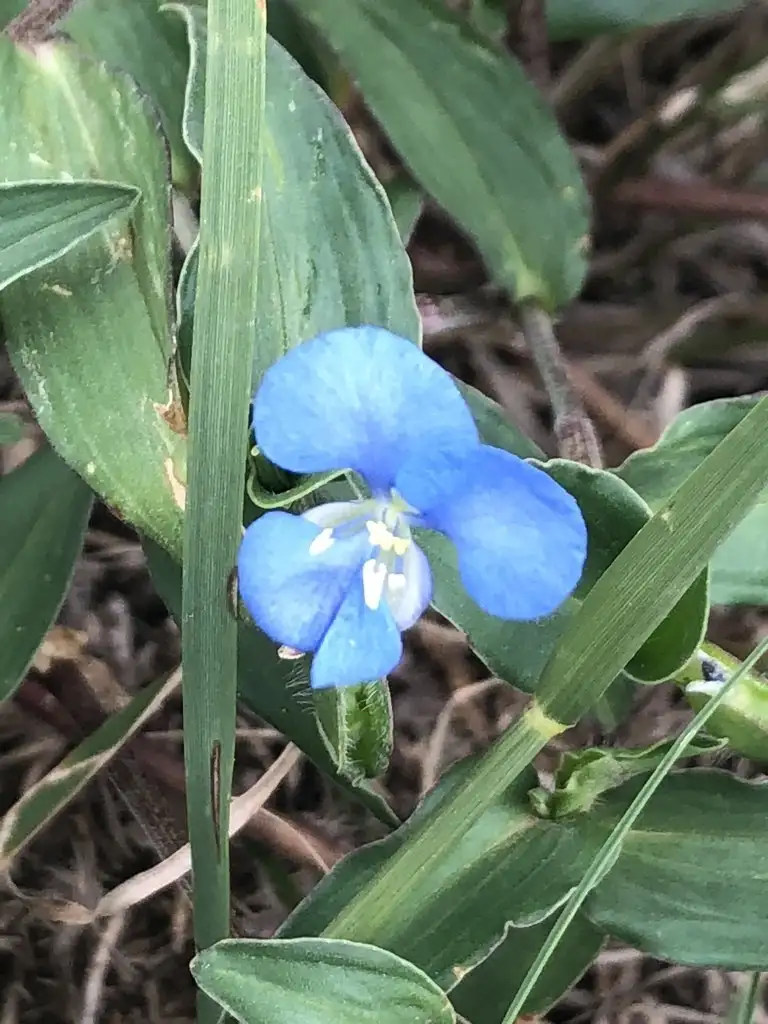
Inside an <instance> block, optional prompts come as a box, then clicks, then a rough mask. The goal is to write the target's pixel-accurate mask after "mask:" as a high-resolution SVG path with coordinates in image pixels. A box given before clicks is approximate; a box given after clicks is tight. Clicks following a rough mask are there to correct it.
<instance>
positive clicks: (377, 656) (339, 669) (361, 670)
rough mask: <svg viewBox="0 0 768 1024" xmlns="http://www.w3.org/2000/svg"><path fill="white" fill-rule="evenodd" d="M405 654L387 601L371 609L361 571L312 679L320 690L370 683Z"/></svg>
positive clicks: (315, 662) (322, 648)
mask: <svg viewBox="0 0 768 1024" xmlns="http://www.w3.org/2000/svg"><path fill="white" fill-rule="evenodd" d="M402 654H403V642H402V640H401V639H400V630H399V629H398V628H397V625H396V624H395V620H394V619H393V618H392V613H391V612H390V611H389V609H388V608H387V604H386V601H382V602H381V603H380V605H379V607H378V608H377V609H376V610H375V611H373V610H372V609H370V608H369V607H368V606H367V605H366V603H365V601H364V600H363V583H362V575H361V574H358V576H357V578H356V579H355V581H354V582H353V583H352V585H351V586H350V588H349V590H348V591H347V593H346V596H345V597H344V600H343V601H342V603H341V606H340V608H339V609H338V611H337V613H336V616H335V618H334V620H333V622H332V623H331V624H330V626H329V628H328V632H327V633H326V634H325V636H324V637H323V642H322V643H321V644H320V647H319V649H318V651H317V654H315V656H314V658H313V659H312V668H311V670H310V682H311V684H312V686H313V688H314V689H316V690H320V689H325V688H326V687H329V686H354V685H355V684H357V683H366V682H369V681H370V680H373V679H378V678H379V677H380V676H384V675H386V674H387V673H388V672H391V671H392V669H393V668H395V666H396V665H397V663H398V662H399V661H400V658H401V657H402Z"/></svg>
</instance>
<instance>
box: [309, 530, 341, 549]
mask: <svg viewBox="0 0 768 1024" xmlns="http://www.w3.org/2000/svg"><path fill="white" fill-rule="evenodd" d="M334 543H335V542H334V539H333V530H332V529H331V528H330V527H329V526H327V527H326V528H325V529H324V530H321V531H320V533H318V535H317V536H316V537H315V539H314V540H313V541H312V543H311V544H310V545H309V553H310V555H322V554H323V552H324V551H327V550H328V548H329V547H331V545H332V544H334Z"/></svg>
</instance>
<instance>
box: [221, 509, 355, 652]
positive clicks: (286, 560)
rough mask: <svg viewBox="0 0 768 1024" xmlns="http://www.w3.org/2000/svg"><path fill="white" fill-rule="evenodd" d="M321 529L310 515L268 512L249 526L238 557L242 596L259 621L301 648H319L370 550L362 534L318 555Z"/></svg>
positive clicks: (281, 641) (270, 632)
mask: <svg viewBox="0 0 768 1024" xmlns="http://www.w3.org/2000/svg"><path fill="white" fill-rule="evenodd" d="M320 532H321V530H320V527H319V526H317V525H316V524H315V523H311V522H309V520H307V519H303V518H301V517H299V516H293V515H290V514H289V513H287V512H268V513H267V514H266V515H264V516H261V518H260V519H257V520H256V521H255V522H253V523H251V525H250V526H249V527H248V529H247V530H246V531H245V536H244V537H243V539H242V542H241V544H240V551H239V553H238V558H237V575H238V587H239V590H240V596H241V597H242V599H243V603H244V604H245V607H246V608H247V609H248V611H249V613H250V615H251V617H252V618H253V620H254V622H255V623H256V625H257V626H259V627H260V628H261V629H263V630H264V632H265V633H266V634H267V635H268V636H270V637H271V638H272V639H273V640H274V641H275V642H276V643H279V644H287V645H288V646H289V647H294V648H296V650H298V651H314V650H316V649H317V647H318V646H319V644H320V641H321V640H322V638H323V636H324V635H325V632H326V630H327V629H328V626H329V625H330V623H331V621H332V619H333V617H334V615H335V614H336V612H337V611H338V609H339V607H340V606H341V604H342V602H343V601H344V596H345V594H346V593H347V591H348V590H349V588H350V586H351V584H352V580H353V579H354V578H355V576H360V566H361V564H362V562H363V560H364V559H365V557H366V555H367V553H368V551H369V543H368V537H367V535H366V534H365V533H361V534H358V535H357V536H354V537H352V538H350V539H348V540H337V541H335V542H334V543H333V544H332V545H331V546H330V547H329V548H327V549H326V550H325V551H323V552H322V553H321V554H316V555H312V554H310V552H309V546H310V544H311V543H312V541H313V540H314V539H315V537H317V535H318V534H319V533H320Z"/></svg>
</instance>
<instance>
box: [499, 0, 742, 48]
mask: <svg viewBox="0 0 768 1024" xmlns="http://www.w3.org/2000/svg"><path fill="white" fill-rule="evenodd" d="M495 2H496V3H498V4H500V3H501V0H495ZM742 7H746V0H643V2H642V3H638V2H637V0H582V2H574V0H549V2H548V3H547V19H548V21H549V34H550V38H551V39H552V40H555V41H557V40H564V39H589V38H590V37H591V36H598V35H602V34H603V33H605V32H632V31H634V30H635V29H639V28H645V27H647V26H651V25H664V24H666V23H667V22H669V21H678V20H680V19H682V18H707V17H711V16H712V15H713V14H724V13H727V12H728V11H738V10H740V9H741V8H742Z"/></svg>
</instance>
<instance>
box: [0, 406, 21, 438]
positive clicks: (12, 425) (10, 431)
mask: <svg viewBox="0 0 768 1024" xmlns="http://www.w3.org/2000/svg"><path fill="white" fill-rule="evenodd" d="M23 437H24V420H23V419H22V418H21V417H20V416H17V415H16V413H13V412H5V410H0V444H16V442H17V441H21V439H22V438H23Z"/></svg>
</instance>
